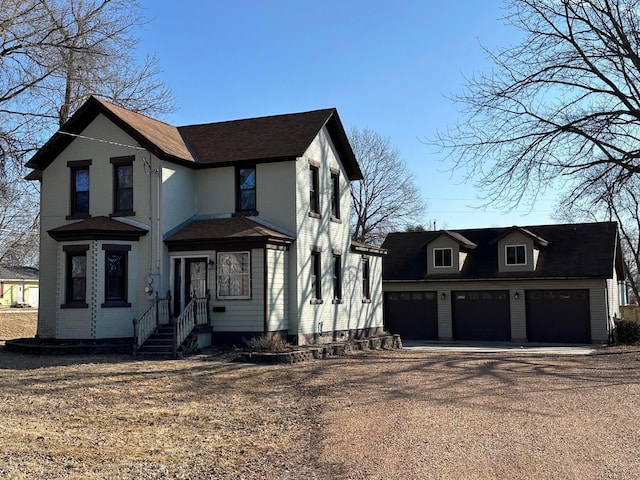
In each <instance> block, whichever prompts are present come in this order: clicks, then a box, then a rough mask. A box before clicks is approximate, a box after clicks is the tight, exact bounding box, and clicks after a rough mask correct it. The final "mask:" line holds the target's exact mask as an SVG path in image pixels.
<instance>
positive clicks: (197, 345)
mask: <svg viewBox="0 0 640 480" xmlns="http://www.w3.org/2000/svg"><path fill="white" fill-rule="evenodd" d="M209 299H210V295H209V292H208V291H207V292H206V295H205V296H202V297H197V296H193V297H192V298H191V300H190V301H189V303H188V304H187V306H186V307H185V308H184V310H182V312H181V313H180V314H179V315H178V316H177V317H176V316H173V315H172V314H171V306H172V303H171V294H170V292H169V293H168V294H167V297H166V298H163V299H161V298H158V297H157V296H156V298H155V300H154V302H153V304H152V305H151V306H150V307H149V308H148V309H147V311H146V312H145V313H143V314H142V316H140V317H139V318H134V319H133V332H134V338H133V354H134V355H148V356H162V357H173V358H179V357H182V356H184V355H187V354H189V353H190V352H192V351H196V350H198V349H201V348H204V347H208V346H209V345H211V332H212V330H213V328H212V325H211V314H210V313H209V312H210V311H211V310H210V308H209Z"/></svg>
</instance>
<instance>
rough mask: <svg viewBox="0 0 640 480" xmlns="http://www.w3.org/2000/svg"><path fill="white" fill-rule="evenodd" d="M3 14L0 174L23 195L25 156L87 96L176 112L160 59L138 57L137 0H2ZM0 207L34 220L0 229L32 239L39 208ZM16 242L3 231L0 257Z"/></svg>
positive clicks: (155, 111)
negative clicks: (161, 79) (160, 77)
mask: <svg viewBox="0 0 640 480" xmlns="http://www.w3.org/2000/svg"><path fill="white" fill-rule="evenodd" d="M0 12H2V13H1V14H0V175H1V178H2V179H3V180H4V181H5V182H6V183H8V184H11V185H13V188H14V189H16V190H17V191H18V192H19V193H20V194H21V195H25V194H28V193H29V192H32V191H33V185H28V184H27V183H26V182H23V181H22V178H23V177H24V175H25V174H26V171H25V170H24V167H23V164H24V161H25V160H26V158H27V157H28V156H29V154H30V153H32V152H33V151H34V150H35V149H36V148H38V146H40V145H42V143H43V142H44V141H45V140H46V139H47V137H49V136H50V135H51V134H52V133H53V132H55V131H56V130H57V129H58V128H59V126H60V125H62V124H63V123H64V122H65V121H66V120H68V119H69V117H70V116H71V115H72V114H73V112H74V111H75V110H76V109H77V108H78V107H79V106H80V105H81V104H82V103H83V102H84V101H85V100H86V99H87V98H88V97H89V96H90V95H96V96H100V97H103V98H106V99H108V100H110V101H112V102H114V103H117V104H119V105H122V106H124V107H126V108H129V109H131V110H134V111H138V112H141V113H147V114H154V115H162V114H164V113H167V112H169V111H171V110H172V109H173V99H172V96H171V94H170V92H169V91H168V89H167V88H166V87H165V86H164V84H163V83H162V82H161V81H160V80H159V68H158V63H157V59H156V58H155V57H149V56H147V57H145V58H144V59H143V60H141V61H139V60H138V59H137V57H136V55H135V54H136V51H135V49H136V46H137V37H136V36H135V35H134V32H135V29H136V28H137V27H139V26H140V25H141V24H142V23H143V22H144V19H143V18H142V16H141V10H140V6H139V4H138V3H137V2H135V1H131V0H0ZM0 197H1V196H0ZM2 200H3V199H2V198H0V202H2ZM2 206H3V207H5V208H6V209H9V210H12V209H18V208H19V209H20V210H18V211H16V212H10V215H9V216H10V217H12V218H14V219H17V218H19V217H20V216H24V217H26V218H31V219H32V220H33V219H34V218H36V222H35V223H34V222H33V221H32V222H31V223H28V222H27V223H20V222H14V224H13V225H12V227H11V228H5V227H4V225H3V224H2V220H1V219H0V229H2V228H4V231H5V232H14V233H15V232H19V231H23V232H22V233H24V236H33V235H32V234H33V231H34V229H35V228H36V226H37V212H38V210H37V203H35V202H33V201H30V202H27V201H23V202H21V203H20V206H19V207H18V204H16V203H11V202H9V203H8V204H5V203H4V202H3V203H2ZM29 225H30V227H29ZM29 230H30V231H29ZM18 244H20V243H19V242H18V243H16V242H11V241H9V240H8V239H7V237H6V236H2V235H1V234H0V260H1V259H3V258H6V255H7V254H6V252H8V251H9V250H11V252H15V251H16V245H18ZM23 244H24V243H23ZM3 252H4V253H3ZM22 258H24V256H22Z"/></svg>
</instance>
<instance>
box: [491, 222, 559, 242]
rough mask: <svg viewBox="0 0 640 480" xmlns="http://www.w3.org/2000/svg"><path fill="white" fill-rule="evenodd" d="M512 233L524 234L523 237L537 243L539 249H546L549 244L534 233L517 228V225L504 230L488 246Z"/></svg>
mask: <svg viewBox="0 0 640 480" xmlns="http://www.w3.org/2000/svg"><path fill="white" fill-rule="evenodd" d="M513 232H520V233H522V234H524V235H525V236H527V237H529V238H530V239H531V240H533V241H534V243H537V244H538V245H540V246H541V247H546V246H547V245H549V242H548V241H547V240H545V239H544V238H542V237H540V236H539V235H536V234H535V233H533V232H531V230H528V229H527V228H524V227H518V226H517V225H514V226H512V227H510V228H505V229H504V231H503V232H502V233H501V234H500V235H498V236H497V237H496V238H494V239H493V240H492V241H491V242H490V245H494V244H496V243H498V242H499V241H500V240H502V239H503V238H505V237H507V236H508V235H510V234H512V233H513Z"/></svg>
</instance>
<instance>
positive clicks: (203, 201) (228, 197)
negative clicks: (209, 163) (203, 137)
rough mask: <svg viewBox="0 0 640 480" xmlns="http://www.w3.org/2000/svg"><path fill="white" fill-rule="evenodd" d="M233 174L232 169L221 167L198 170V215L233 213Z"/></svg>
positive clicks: (196, 178) (233, 170)
mask: <svg viewBox="0 0 640 480" xmlns="http://www.w3.org/2000/svg"><path fill="white" fill-rule="evenodd" d="M235 172H236V170H235V168H234V167H221V168H211V169H208V170H198V171H197V172H196V173H195V186H196V213H197V214H198V215H218V214H228V213H232V212H234V211H235V209H236V203H235V195H236V191H235V185H236V180H235ZM260 186H261V185H260ZM184 193H185V192H182V195H184Z"/></svg>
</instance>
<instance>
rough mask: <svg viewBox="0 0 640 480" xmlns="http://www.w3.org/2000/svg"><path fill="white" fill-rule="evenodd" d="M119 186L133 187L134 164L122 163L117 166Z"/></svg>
mask: <svg viewBox="0 0 640 480" xmlns="http://www.w3.org/2000/svg"><path fill="white" fill-rule="evenodd" d="M116 175H117V182H118V188H125V187H129V188H130V187H133V165H121V166H119V167H118V168H117V173H116Z"/></svg>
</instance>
